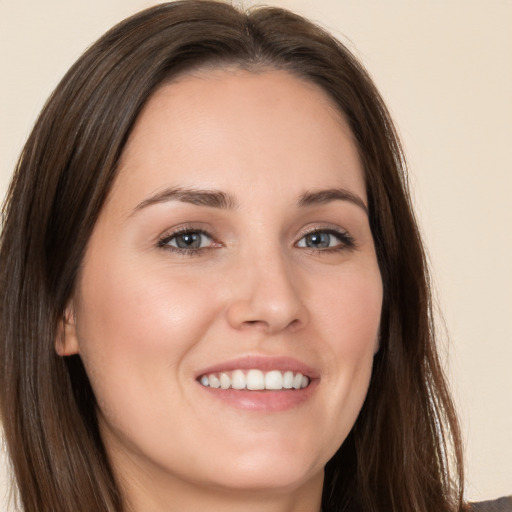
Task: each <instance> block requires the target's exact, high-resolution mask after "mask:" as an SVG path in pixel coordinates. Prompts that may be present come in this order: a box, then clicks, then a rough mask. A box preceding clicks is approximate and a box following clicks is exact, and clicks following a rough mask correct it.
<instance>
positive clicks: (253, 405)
mask: <svg viewBox="0 0 512 512" xmlns="http://www.w3.org/2000/svg"><path fill="white" fill-rule="evenodd" d="M253 368H255V369H259V370H261V371H263V372H267V371H270V370H280V371H281V372H286V371H292V372H294V373H298V372H300V373H302V374H303V375H305V376H307V377H308V378H309V380H310V383H309V385H308V387H306V388H303V389H294V390H288V389H286V390H273V391H269V390H265V391H249V390H236V389H218V388H210V387H204V386H202V385H201V384H199V382H198V385H199V386H201V390H202V391H204V392H205V393H208V394H209V396H211V397H212V398H213V399H218V400H220V401H222V402H224V403H225V404H226V405H228V406H232V407H235V408H239V409H245V410H249V411H256V412H281V411H286V410H289V409H292V408H294V407H297V406H299V405H300V404H302V403H304V402H306V401H307V400H308V399H309V398H310V397H311V396H312V394H313V393H314V392H315V389H316V388H317V386H318V383H319V381H320V379H319V373H318V372H317V371H316V370H314V369H313V368H311V367H310V366H308V365H306V364H304V363H301V362H300V361H298V360H296V359H293V358H290V357H261V356H247V357H243V358H239V359H233V360H230V361H226V362H223V363H219V364H215V365H212V366H209V367H207V368H204V369H202V370H200V371H199V372H198V373H197V374H196V379H197V380H198V379H200V377H201V376H202V375H209V374H212V373H220V372H230V371H234V370H237V369H239V370H250V369H253Z"/></svg>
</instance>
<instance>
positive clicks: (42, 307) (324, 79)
mask: <svg viewBox="0 0 512 512" xmlns="http://www.w3.org/2000/svg"><path fill="white" fill-rule="evenodd" d="M226 65H236V66H240V67H243V68H245V69H249V70H259V69H268V68H274V69H282V70H287V71H289V72H290V73H292V74H295V75H297V76H300V77H302V78H305V79H307V80H310V81H311V82H314V83H316V84H318V85H319V86H321V87H322V88H323V90H324V91H326V92H327V94H328V95H329V96H330V97H331V98H332V100H333V101H334V102H335V104H336V105H337V106H338V108H339V109H340V111H341V112H342V113H343V115H344V116H345V118H346V119H347V121H348V123H349V124H350V127H351V129H352V132H353V134H354V137H355V140H356V142H357V145H358V149H359V153H360V157H361V160H362V162H363V166H364V169H365V178H366V187H367V195H368V201H369V212H370V225H371V229H372V233H373V237H374V240H375V246H376V249H377V255H378V261H379V265H380V270H381V274H382V279H383V283H384V304H383V312H382V323H381V327H380V336H381V339H380V350H379V352H378V353H377V355H376V357H375V361H374V370H373V374H372V379H371V383H370V388H369V392H368V396H367V398H366V401H365V403H364V406H363V409H362V411H361V413H360V415H359V417H358V419H357V422H356V424H355V425H354V427H353V429H352V431H351V433H350V434H349V436H348V438H347V439H346V441H345V442H344V443H343V445H342V446H341V448H340V449H339V450H338V452H337V453H336V454H335V455H334V456H333V458H332V459H331V460H330V461H329V463H328V464H327V466H326V469H325V483H324V493H323V510H324V511H325V512H328V511H343V510H353V511H367V512H389V511H393V510H396V511H421V512H448V511H451V512H454V511H457V510H462V508H463V504H462V480H463V474H462V455H461V442H460V436H459V429H458V425H457V420H456V416H455V412H454V408H453V405H452V402H451V399H450V396H449V393H448V390H447V387H446V383H445V379H444V376H443V372H442V368H441V365H440V363H439V360H438V356H437V352H436V343H435V336H434V326H433V322H432V304H431V296H430V289H429V277H428V272H427V266H426V259H425V254H424V250H423V247H422V243H421V240H420V235H419V232H418V228H417V225H416V222H415V219H414V215H413V213H412V208H411V203H410V198H409V194H408V190H407V182H406V168H405V161H404V158H403V153H402V150H401V147H400V142H399V140H398V137H397V134H396V132H395V129H394V127H393V123H392V121H391V119H390V116H389V114H388V111H387V109H386V107H385V105H384V103H383V101H382V99H381V97H380V95H379V93H378V92H377V90H376V88H375V86H374V85H373V83H372V81H371V80H370V78H369V77H368V74H367V73H366V71H365V70H364V69H363V68H362V66H361V65H360V64H359V62H358V61H357V60H356V59H355V58H354V57H353V56H352V55H351V54H350V52H349V51H348V50H347V49H346V48H345V47H344V46H343V45H342V44H340V43H339V42H338V41H336V40H335V39H333V38H332V37H331V36H330V35H329V34H328V33H326V32H325V31H323V30H322V29H320V28H319V27H317V26H316V25H313V24H312V23H310V22H309V21H306V20H304V19H303V18H301V17H299V16H296V15H294V14H292V13H290V12H288V11H285V10H281V9H277V8H260V9H256V10H252V11H250V12H247V13H246V12H241V11H240V10H237V9H235V8H233V7H231V6H229V5H227V4H224V3H220V2H215V1H201V0H185V1H180V2H173V3H168V4H161V5H158V6H156V7H153V8H151V9H148V10H146V11H143V12H141V13H139V14H137V15H135V16H133V17H131V18H129V19H127V20H125V21H124V22H122V23H120V24H119V25H117V26H116V27H114V28H113V29H112V30H110V31H109V32H108V33H107V34H105V35H104V36H103V37H102V38H101V39H100V40H99V41H98V42H97V43H95V44H94V45H93V46H92V47H91V48H90V49H89V50H88V51H87V52H86V53H85V54H84V55H83V56H82V57H81V58H80V59H79V60H78V62H77V63H76V64H75V65H74V66H73V67H72V68H71V69H70V70H69V72H68V73H67V74H66V76H65V77H64V78H63V80H62V81H61V83H60V84H59V85H58V87H57V88H56V90H55V92H54V93H53V94H52V96H51V97H50V99H49V100H48V102H47V104H46V106H45V107H44V109H43V111H42V113H41V115H40V117H39V119H38V121H37V123H36V125H35V127H34V129H33V131H32V134H31V135H30V137H29V139H28V141H27V143H26V145H25V148H24V150H23V152H22V155H21V157H20V159H19V162H18V165H17V168H16V172H15V174H14V178H13V180H12V183H11V185H10V188H9V191H8V194H7V199H6V202H5V205H4V207H3V232H2V235H1V245H0V336H1V340H0V347H1V348H0V352H1V353H0V360H1V363H0V364H1V381H0V405H1V414H2V422H3V426H4V430H5V436H6V440H7V444H8V450H9V454H10V457H11V461H12V466H13V469H14V474H15V478H16V483H17V488H18V492H19V496H20V499H21V503H22V504H23V507H24V509H25V511H26V512H46V511H48V512H69V511H70V510H73V511H76V512H86V511H88V512H92V511H94V512H99V511H102V512H103V511H105V512H106V511H109V512H120V511H122V510H123V499H122V496H121V494H120V492H119V487H118V484H117V482H116V481H115V478H114V476H113V472H112V469H111V467H110V465H109V461H108V458H107V456H106V452H105V449H104V447H103V444H102V440H101V437H100V435H99V431H98V426H97V420H96V413H95V410H96V404H95V399H94V395H93V393H92V390H91V388H90V385H89V382H88V379H87V376H86V374H85V371H84V368H83V366H82V363H81V361H80V358H79V356H72V357H69V358H62V357H59V356H57V354H56V353H55V350H54V344H55V340H56V337H57V336H58V326H59V324H60V322H61V321H62V315H63V312H64V310H65V307H66V303H67V302H68V300H69V298H70V296H71V294H72V292H73V287H74V283H75V278H76V276H77V273H78V271H79V268H80V265H81V261H82V258H83V254H84V250H85V247H86V244H87V241H88V239H89V237H90V235H91V231H92V229H93V227H94V225H95V222H96V219H97V217H98V214H99V212H100V210H101V208H102V205H103V203H104V201H105V198H106V196H107V194H108V193H109V190H110V187H111V185H112V182H113V180H114V179H115V176H116V171H117V164H118V162H119V158H120V155H121V153H122V151H123V148H124V145H125V143H126V140H127V138H128V136H129V134H130V130H131V129H132V127H133V125H134V122H135V120H136V119H137V116H138V114H139V113H140V111H141V109H142V108H143V107H144V105H145V103H146V102H147V100H148V98H149V97H150V96H151V94H152V93H153V92H154V91H155V89H156V88H157V87H159V86H160V85H161V84H162V83H163V82H164V81H167V80H171V79H172V78H173V77H174V76H176V75H177V74H178V73H183V72H187V71H190V70H193V69H197V68H199V67H213V68H215V67H222V66H226ZM333 314H335V312H333Z"/></svg>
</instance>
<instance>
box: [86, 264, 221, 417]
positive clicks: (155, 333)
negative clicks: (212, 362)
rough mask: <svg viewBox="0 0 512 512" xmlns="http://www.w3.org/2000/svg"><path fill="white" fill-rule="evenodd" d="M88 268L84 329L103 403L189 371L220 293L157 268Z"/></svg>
mask: <svg viewBox="0 0 512 512" xmlns="http://www.w3.org/2000/svg"><path fill="white" fill-rule="evenodd" d="M86 271H87V274H86V277H87V279H84V280H83V282H82V286H81V287H80V290H79V292H80V293H79V298H78V301H77V311H76V319H77V334H78V340H79V347H80V354H81V357H82V360H83V362H84V365H85V367H86V370H87V373H88V375H89V379H90V381H91V384H92V386H93V389H94V391H95V394H96V397H97V400H98V402H99V403H100V404H101V406H102V408H105V409H106V408H111V407H113V406H114V405H115V404H118V403H119V400H120V399H121V400H124V397H125V396H126V395H127V394H129V395H130V397H132V398H134V397H137V396H140V397H141V398H142V397H143V396H144V393H149V395H148V396H152V394H153V392H152V390H151V389H150V388H151V386H154V385H155V379H162V380H164V379H172V378H173V376H177V374H178V373H179V372H183V368H184V365H182V361H183V359H184V358H185V357H186V356H187V355H188V354H190V353H191V352H193V351H194V350H195V347H196V345H197V344H199V342H200V340H201V337H202V335H203V334H204V332H205V331H206V330H207V329H208V327H209V326H210V324H211V323H212V322H213V321H214V318H215V317H216V301H215V299H214V298H212V297H211V296H210V295H209V294H208V290H207V289H206V290H202V289H201V290H200V293H199V292H198V291H197V290H198V287H197V283H190V279H188V278H187V276H176V275H174V278H173V279H172V280H171V279H168V278H166V277H165V272H164V273H162V272H161V271H159V272H154V271H152V269H151V268H150V267H149V268H146V269H144V268H143V267H141V266H139V267H138V268H137V269H135V268H134V267H133V266H132V265H124V264H121V263H119V264H118V265H110V266H108V265H106V264H96V265H95V266H93V265H92V264H91V265H90V266H89V267H87V268H86ZM152 380H153V381H152ZM162 385H164V384H163V383H162ZM166 387H167V388H168V387H169V385H168V384H167V385H166ZM104 412H105V411H104Z"/></svg>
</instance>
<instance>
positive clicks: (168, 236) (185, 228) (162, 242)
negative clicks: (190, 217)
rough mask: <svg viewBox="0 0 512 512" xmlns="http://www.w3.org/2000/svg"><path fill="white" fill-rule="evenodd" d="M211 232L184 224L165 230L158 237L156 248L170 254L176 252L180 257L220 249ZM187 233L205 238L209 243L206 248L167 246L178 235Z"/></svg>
mask: <svg viewBox="0 0 512 512" xmlns="http://www.w3.org/2000/svg"><path fill="white" fill-rule="evenodd" d="M212 231H213V230H210V229H205V228H204V227H199V226H197V225H191V224H185V225H181V226H177V227H175V228H171V229H168V230H166V231H165V232H164V233H163V234H162V235H160V236H159V237H158V241H157V246H158V247H159V248H161V249H165V250H169V251H172V252H176V253H178V254H182V255H185V256H186V255H193V254H197V253H199V252H201V251H206V250H208V249H213V248H216V247H220V246H221V245H222V244H221V243H219V242H217V241H216V237H215V233H213V232H212ZM187 233H198V234H200V235H202V236H205V237H207V238H208V239H209V240H210V241H211V242H210V245H209V246H208V247H196V248H194V247H190V248H185V247H175V246H173V245H169V242H170V241H171V240H172V239H173V238H176V237H178V236H180V235H184V234H187Z"/></svg>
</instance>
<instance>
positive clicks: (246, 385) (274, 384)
mask: <svg viewBox="0 0 512 512" xmlns="http://www.w3.org/2000/svg"><path fill="white" fill-rule="evenodd" d="M199 382H200V383H201V384H202V385H203V386H205V387H211V388H217V389H218V388H220V389H229V388H232V389H246V390H251V391H259V390H264V389H268V390H281V389H303V388H305V387H307V386H309V378H308V377H306V376H305V375H302V373H300V372H299V373H293V372H291V371H286V372H284V373H283V372H280V371H279V370H271V371H269V372H262V371H261V370H258V369H252V370H248V371H247V372H244V371H243V370H234V371H233V372H222V373H219V374H216V373H211V374H209V375H202V376H201V378H200V379H199Z"/></svg>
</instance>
